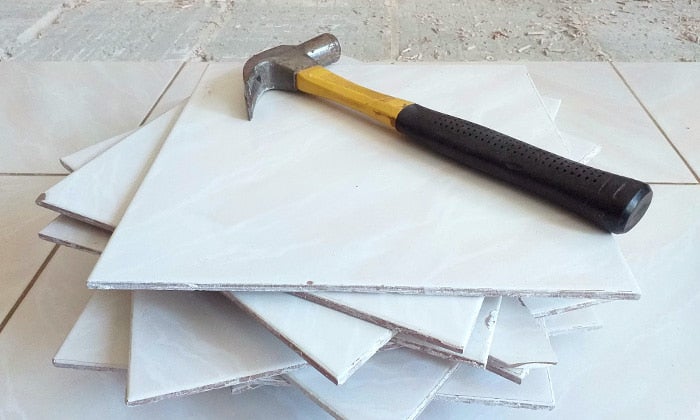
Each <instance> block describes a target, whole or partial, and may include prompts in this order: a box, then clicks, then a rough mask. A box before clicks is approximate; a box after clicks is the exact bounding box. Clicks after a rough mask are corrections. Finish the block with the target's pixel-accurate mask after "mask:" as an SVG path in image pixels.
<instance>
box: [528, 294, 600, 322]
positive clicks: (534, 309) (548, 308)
mask: <svg viewBox="0 0 700 420" xmlns="http://www.w3.org/2000/svg"><path fill="white" fill-rule="evenodd" d="M520 301H521V302H522V303H524V304H525V306H527V309H528V310H530V313H531V314H532V316H534V317H535V318H540V317H543V316H548V315H555V314H560V313H562V312H568V311H573V310H576V309H581V308H586V307H589V306H593V305H597V304H599V303H601V301H600V300H596V299H575V298H555V297H537V296H523V297H521V298H520Z"/></svg>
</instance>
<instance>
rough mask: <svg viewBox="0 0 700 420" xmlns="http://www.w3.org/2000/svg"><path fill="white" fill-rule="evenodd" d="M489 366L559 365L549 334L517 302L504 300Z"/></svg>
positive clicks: (509, 299)
mask: <svg viewBox="0 0 700 420" xmlns="http://www.w3.org/2000/svg"><path fill="white" fill-rule="evenodd" d="M488 363H489V364H494V365H499V366H504V367H522V366H524V365H550V364H556V363H557V357H556V355H555V354H554V350H553V349H552V346H551V344H550V342H549V337H548V336H547V332H546V331H545V330H544V328H542V326H541V325H540V324H539V323H538V322H537V321H536V320H535V318H534V317H533V316H532V315H531V314H530V311H528V310H527V308H526V307H525V306H524V305H523V304H522V303H520V301H519V300H518V299H515V298H503V302H502V303H501V308H500V310H499V311H498V322H497V324H496V331H495V332H494V336H493V343H491V349H490V350H489V361H488Z"/></svg>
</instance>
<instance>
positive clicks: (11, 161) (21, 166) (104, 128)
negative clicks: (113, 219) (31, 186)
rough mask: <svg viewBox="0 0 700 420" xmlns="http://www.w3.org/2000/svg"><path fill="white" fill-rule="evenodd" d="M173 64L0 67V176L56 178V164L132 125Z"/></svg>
mask: <svg viewBox="0 0 700 420" xmlns="http://www.w3.org/2000/svg"><path fill="white" fill-rule="evenodd" d="M179 67H180V63H178V62H160V63H145V62H144V63H97V62H95V63H77V62H76V63H71V62H65V63H33V62H27V63H22V62H18V61H10V62H6V63H3V64H2V66H0V80H2V81H3V94H2V98H0V132H2V133H3V136H2V140H0V172H17V173H62V172H65V170H64V169H63V167H61V165H60V164H59V161H58V159H59V158H60V157H62V156H65V155H67V154H69V153H72V152H74V151H76V150H78V149H81V148H83V147H86V146H88V145H90V144H93V143H94V142H96V141H99V140H102V139H106V138H109V137H111V136H114V135H117V134H119V133H123V132H126V131H128V130H130V129H133V128H136V127H137V126H138V125H139V124H140V123H141V120H143V118H145V117H146V114H147V113H148V111H149V110H150V109H151V107H152V106H153V105H154V104H155V102H156V100H157V99H158V97H159V96H160V94H161V93H162V92H163V90H164V89H165V88H166V86H167V85H168V83H169V82H170V80H171V79H172V77H173V76H174V75H175V72H176V71H177V69H178V68H179Z"/></svg>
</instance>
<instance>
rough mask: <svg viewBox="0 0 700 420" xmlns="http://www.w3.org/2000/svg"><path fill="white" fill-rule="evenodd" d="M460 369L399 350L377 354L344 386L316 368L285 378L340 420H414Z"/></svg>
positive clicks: (437, 360) (451, 364) (438, 360)
mask: <svg viewBox="0 0 700 420" xmlns="http://www.w3.org/2000/svg"><path fill="white" fill-rule="evenodd" d="M455 367H456V364H455V363H453V362H448V361H446V360H441V359H437V358H433V357H430V356H426V355H423V354H421V353H419V352H415V351H413V350H408V349H398V350H392V351H387V352H382V353H379V354H377V355H376V356H374V357H373V358H372V360H370V361H369V362H367V363H366V364H365V366H364V367H363V368H362V369H361V370H360V371H358V372H357V373H356V374H355V375H354V376H353V377H352V378H350V379H349V380H348V381H347V382H346V383H345V384H344V385H342V386H336V385H333V384H331V383H329V382H328V381H326V380H325V379H324V378H323V377H322V376H321V374H319V373H318V372H316V371H315V370H313V369H311V368H303V369H299V370H297V371H295V372H291V373H289V374H287V375H286V377H287V379H288V380H289V381H290V382H291V383H293V384H294V385H296V386H298V387H299V388H300V389H301V390H302V391H303V392H304V393H305V394H306V395H308V396H309V398H311V399H312V400H314V401H315V402H316V403H317V404H318V405H320V406H321V407H322V408H323V409H324V410H326V411H328V412H329V413H330V414H331V415H333V416H334V417H335V418H340V419H354V418H357V419H386V418H393V419H413V418H415V417H417V416H418V415H419V414H420V413H421V411H423V409H424V408H425V407H426V406H427V405H428V403H430V401H431V400H432V398H433V396H434V395H435V393H436V392H437V390H438V388H439V387H440V386H441V385H442V384H443V383H444V381H445V380H446V379H447V378H448V377H449V375H450V374H451V373H452V371H453V370H454V368H455Z"/></svg>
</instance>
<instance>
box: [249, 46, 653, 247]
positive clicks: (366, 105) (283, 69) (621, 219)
mask: <svg viewBox="0 0 700 420" xmlns="http://www.w3.org/2000/svg"><path fill="white" fill-rule="evenodd" d="M339 58H340V43H339V42H338V39H337V38H336V37H335V36H333V35H331V34H322V35H319V36H317V37H315V38H312V39H310V40H308V41H306V42H303V43H301V44H299V45H281V46H278V47H274V48H271V49H269V50H266V51H263V52H261V53H259V54H256V55H254V56H253V57H251V58H250V59H249V60H248V61H247V62H246V63H245V65H244V66H243V81H244V86H245V101H246V108H247V110H248V119H252V118H253V109H254V108H255V103H256V102H257V99H258V98H259V97H260V95H261V94H262V93H264V92H265V91H267V90H270V89H281V90H287V91H301V92H305V93H308V94H311V95H315V96H319V97H323V98H326V99H329V100H331V101H333V102H336V103H338V104H341V105H344V106H346V107H349V108H351V109H354V110H356V111H359V112H361V113H363V114H365V115H367V116H369V117H371V118H373V119H375V120H377V121H378V122H380V123H381V124H384V125H386V126H388V127H389V128H392V129H395V130H397V131H398V132H400V133H402V134H404V135H406V136H408V137H409V138H410V139H412V140H413V141H414V142H416V143H418V144H420V145H422V146H423V147H426V148H428V149H430V150H432V151H433V152H436V153H438V154H440V155H443V156H446V157H448V158H450V159H453V160H455V161H457V162H459V163H461V164H463V165H465V166H467V167H470V168H473V169H477V170H479V171H481V172H483V173H486V174H488V175H491V176H493V177H495V178H497V179H500V180H502V181H505V182H508V183H511V184H513V185H516V186H518V187H520V188H521V189H523V190H525V191H528V192H530V193H533V194H535V195H538V196H540V197H542V198H544V199H546V200H548V201H550V202H552V203H554V204H558V205H560V206H562V207H563V208H565V209H568V210H569V211H571V212H573V213H576V214H578V215H579V216H581V217H582V218H584V219H586V220H588V221H590V222H592V223H593V224H595V225H597V226H599V227H601V228H603V229H605V230H607V231H608V232H612V233H625V232H627V231H629V230H630V229H632V227H634V226H635V225H636V224H637V222H638V221H639V220H640V219H641V218H642V216H643V215H644V213H645V212H646V210H647V208H648V207H649V204H650V203H651V198H652V191H651V188H650V187H649V185H648V184H646V183H644V182H641V181H638V180H636V179H631V178H627V177H624V176H621V175H616V174H613V173H610V172H606V171H602V170H600V169H596V168H592V167H590V166H587V165H584V164H581V163H579V162H576V161H573V160H570V159H566V158H564V157H561V156H558V155H556V154H553V153H550V152H548V151H546V150H543V149H540V148H537V147H534V146H531V145H529V144H527V143H525V142H522V141H520V140H516V139H514V138H512V137H510V136H507V135H505V134H503V133H499V132H497V131H495V130H492V129H490V128H487V127H484V126H481V125H479V124H475V123H472V122H469V121H465V120H463V119H460V118H457V117H453V116H451V115H446V114H443V113H440V112H437V111H434V110H432V109H429V108H425V107H422V106H420V105H418V104H415V103H413V102H410V101H406V100H403V99H399V98H395V97H392V96H389V95H385V94H382V93H379V92H376V91H373V90H371V89H367V88H365V87H362V86H359V85H357V84H355V83H353V82H351V81H349V80H346V79H344V78H342V77H340V76H338V75H336V74H334V73H332V72H330V71H329V70H327V69H326V68H325V67H324V66H326V65H329V64H332V63H334V62H336V61H338V59H339Z"/></svg>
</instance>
